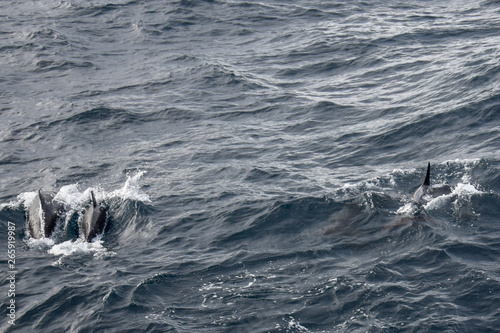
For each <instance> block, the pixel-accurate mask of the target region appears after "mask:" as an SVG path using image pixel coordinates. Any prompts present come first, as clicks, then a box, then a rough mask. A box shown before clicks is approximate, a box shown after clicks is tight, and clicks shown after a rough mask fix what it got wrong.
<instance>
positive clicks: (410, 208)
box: [396, 201, 418, 215]
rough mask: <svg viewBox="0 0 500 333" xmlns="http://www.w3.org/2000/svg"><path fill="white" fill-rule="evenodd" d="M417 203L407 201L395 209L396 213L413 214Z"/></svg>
mask: <svg viewBox="0 0 500 333" xmlns="http://www.w3.org/2000/svg"><path fill="white" fill-rule="evenodd" d="M417 208H418V207H417V205H416V204H415V203H414V202H413V201H410V202H407V203H406V204H405V205H404V206H403V207H399V209H398V210H397V211H396V213H397V214H400V215H413V214H415V212H416V211H417Z"/></svg>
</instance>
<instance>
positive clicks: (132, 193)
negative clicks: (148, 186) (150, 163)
mask: <svg viewBox="0 0 500 333" xmlns="http://www.w3.org/2000/svg"><path fill="white" fill-rule="evenodd" d="M145 173H146V172H145V171H139V172H138V173H137V174H135V175H134V176H130V175H128V176H127V180H126V181H125V184H124V185H123V187H122V188H121V189H119V190H115V191H113V192H111V193H110V194H109V195H108V196H109V197H119V198H121V199H130V200H138V201H142V202H151V199H149V196H148V195H147V194H145V193H141V191H140V186H139V180H140V179H141V177H142V176H143V175H144V174H145Z"/></svg>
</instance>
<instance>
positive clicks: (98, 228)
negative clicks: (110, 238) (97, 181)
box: [80, 191, 107, 242]
mask: <svg viewBox="0 0 500 333" xmlns="http://www.w3.org/2000/svg"><path fill="white" fill-rule="evenodd" d="M90 195H91V198H92V204H91V205H90V207H89V208H88V209H87V211H86V212H85V214H84V215H83V218H82V221H81V223H80V234H81V236H82V238H83V239H84V240H86V241H87V242H90V241H91V240H92V239H93V238H94V237H95V236H97V235H99V234H100V233H102V232H103V231H104V226H105V225H106V217H107V212H106V209H105V208H104V207H101V206H99V205H98V204H97V200H96V199H95V196H94V192H93V191H91V192H90Z"/></svg>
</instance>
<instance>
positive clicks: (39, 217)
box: [28, 189, 62, 239]
mask: <svg viewBox="0 0 500 333" xmlns="http://www.w3.org/2000/svg"><path fill="white" fill-rule="evenodd" d="M61 215H62V204H60V203H58V202H55V201H54V196H53V195H51V194H49V193H43V192H42V190H41V189H40V190H38V194H37V195H36V197H35V198H34V199H33V202H32V203H31V205H30V207H29V209H28V229H29V232H30V235H31V237H33V238H35V239H38V238H42V237H50V235H52V232H53V231H54V229H55V227H56V222H57V220H58V219H59V218H60V217H61Z"/></svg>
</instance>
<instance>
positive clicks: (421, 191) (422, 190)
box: [413, 162, 431, 203]
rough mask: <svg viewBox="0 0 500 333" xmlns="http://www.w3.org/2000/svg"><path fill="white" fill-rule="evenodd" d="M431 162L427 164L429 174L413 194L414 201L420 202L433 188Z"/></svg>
mask: <svg viewBox="0 0 500 333" xmlns="http://www.w3.org/2000/svg"><path fill="white" fill-rule="evenodd" d="M430 178H431V162H429V164H427V174H426V175H425V180H424V183H423V184H422V185H420V187H419V188H418V189H417V190H416V191H415V193H414V194H413V201H414V202H416V203H419V202H420V200H422V197H423V196H424V195H426V194H427V192H429V190H430V188H431V179H430Z"/></svg>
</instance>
